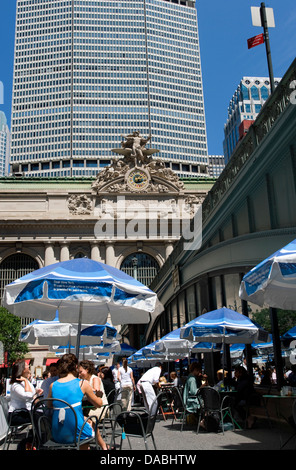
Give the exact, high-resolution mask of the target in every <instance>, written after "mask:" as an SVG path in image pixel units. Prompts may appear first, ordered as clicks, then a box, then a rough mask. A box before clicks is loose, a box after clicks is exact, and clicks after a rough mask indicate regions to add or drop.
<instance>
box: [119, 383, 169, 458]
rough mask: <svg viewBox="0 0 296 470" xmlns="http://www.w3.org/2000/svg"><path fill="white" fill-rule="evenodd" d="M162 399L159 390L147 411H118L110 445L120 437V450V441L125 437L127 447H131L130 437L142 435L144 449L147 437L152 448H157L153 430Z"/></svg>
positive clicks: (120, 446)
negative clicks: (150, 441)
mask: <svg viewBox="0 0 296 470" xmlns="http://www.w3.org/2000/svg"><path fill="white" fill-rule="evenodd" d="M162 399H163V393H162V392H160V393H159V394H158V395H157V396H156V397H155V399H154V400H153V402H152V404H151V406H150V409H149V413H147V412H143V413H138V412H136V411H124V412H122V413H120V414H119V415H118V416H117V417H116V419H115V426H114V429H113V435H112V441H111V442H112V446H114V447H115V440H116V438H117V437H120V444H119V449H120V450H121V448H122V441H123V440H124V439H125V438H127V440H128V443H129V447H130V449H132V445H131V439H130V438H139V437H142V438H143V440H144V444H145V449H146V450H148V438H150V437H151V440H152V443H153V446H154V449H155V450H157V448H156V442H155V439H154V436H153V431H154V427H155V423H156V419H157V416H158V412H159V409H160V404H161V401H162Z"/></svg>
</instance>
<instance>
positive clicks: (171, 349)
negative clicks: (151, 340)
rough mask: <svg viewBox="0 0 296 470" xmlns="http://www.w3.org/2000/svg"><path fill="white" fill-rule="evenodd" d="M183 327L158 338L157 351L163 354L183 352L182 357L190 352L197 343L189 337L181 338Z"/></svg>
mask: <svg viewBox="0 0 296 470" xmlns="http://www.w3.org/2000/svg"><path fill="white" fill-rule="evenodd" d="M180 332H181V328H178V329H177V330H173V331H171V332H170V333H168V334H166V335H164V336H163V337H162V338H160V339H159V340H157V341H156V342H155V345H154V350H155V352H161V353H163V354H169V353H174V354H181V356H182V357H185V356H186V355H188V354H190V350H191V349H192V348H193V346H194V345H195V343H193V342H192V341H189V340H187V339H183V338H180Z"/></svg>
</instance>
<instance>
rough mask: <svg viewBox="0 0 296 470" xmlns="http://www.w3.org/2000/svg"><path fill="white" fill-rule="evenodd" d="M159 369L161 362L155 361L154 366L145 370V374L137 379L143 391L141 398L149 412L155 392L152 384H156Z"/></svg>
mask: <svg viewBox="0 0 296 470" xmlns="http://www.w3.org/2000/svg"><path fill="white" fill-rule="evenodd" d="M161 371H162V364H161V363H160V362H157V363H156V364H155V367H152V369H149V370H147V372H145V374H143V376H142V377H141V378H140V380H139V384H140V385H141V387H142V388H143V392H144V397H143V398H144V403H145V407H146V410H147V413H148V412H149V410H150V408H151V405H152V403H153V401H154V400H155V397H156V394H155V391H154V388H153V386H155V385H157V384H158V382H159V377H160V374H161ZM152 412H153V411H152Z"/></svg>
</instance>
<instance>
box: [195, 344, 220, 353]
mask: <svg viewBox="0 0 296 470" xmlns="http://www.w3.org/2000/svg"><path fill="white" fill-rule="evenodd" d="M221 347H222V345H221V343H208V342H206V341H204V342H200V343H194V346H193V348H192V349H191V353H192V354H196V353H211V352H220V351H221Z"/></svg>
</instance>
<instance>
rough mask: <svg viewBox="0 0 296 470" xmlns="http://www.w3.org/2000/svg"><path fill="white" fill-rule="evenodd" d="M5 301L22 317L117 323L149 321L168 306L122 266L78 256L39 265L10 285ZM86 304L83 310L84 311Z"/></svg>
mask: <svg viewBox="0 0 296 470" xmlns="http://www.w3.org/2000/svg"><path fill="white" fill-rule="evenodd" d="M3 305H4V307H6V308H7V309H8V310H9V311H10V312H11V313H14V314H15V315H17V316H19V317H28V316H30V317H33V318H37V319H42V320H47V321H49V320H52V319H53V318H54V315H55V312H56V309H57V308H58V310H59V316H60V320H61V321H62V322H68V323H79V319H80V314H81V313H82V319H83V323H86V324H95V323H97V324H104V323H106V322H107V319H108V316H109V315H110V318H111V321H112V324H113V325H121V324H125V323H148V322H149V321H150V320H151V317H152V318H155V317H156V316H157V315H159V314H160V313H161V312H162V310H163V306H162V305H161V303H160V302H159V301H158V299H157V295H156V294H155V293H154V292H153V291H151V290H150V289H149V288H148V287H146V286H144V284H141V283H140V282H139V281H137V280H136V279H134V278H133V277H131V276H128V275H127V274H125V273H124V272H123V271H120V270H119V269H116V268H113V267H111V266H108V265H106V264H103V263H99V262H97V261H94V260H91V259H88V258H77V259H73V260H69V261H63V262H61V263H55V264H52V265H50V266H46V267H44V268H41V269H37V270H36V271H33V272H32V273H30V274H27V275H25V276H23V277H21V278H19V279H17V280H15V281H14V282H12V283H10V284H8V285H7V286H5V289H4V296H3ZM81 307H82V312H81Z"/></svg>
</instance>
